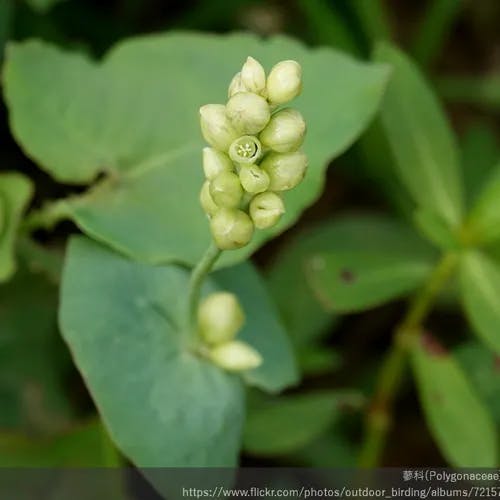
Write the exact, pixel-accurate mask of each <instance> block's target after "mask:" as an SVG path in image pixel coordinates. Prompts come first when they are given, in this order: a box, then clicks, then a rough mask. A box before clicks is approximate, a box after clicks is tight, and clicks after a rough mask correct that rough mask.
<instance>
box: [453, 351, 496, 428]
mask: <svg viewBox="0 0 500 500" xmlns="http://www.w3.org/2000/svg"><path fill="white" fill-rule="evenodd" d="M455 356H456V358H457V360H458V361H459V362H460V364H461V365H462V367H463V369H464V371H465V373H466V374H467V376H468V377H469V378H470V381H471V383H472V385H473V386H474V389H475V391H476V392H477V393H478V394H479V396H480V397H481V399H482V400H483V401H484V403H485V404H486V406H487V408H488V410H489V412H490V414H491V416H492V417H493V418H494V419H495V421H496V422H497V423H500V398H499V397H498V395H499V394H500V356H499V355H498V354H495V353H494V352H492V351H491V350H489V349H488V348H487V347H485V346H484V345H483V344H481V343H479V342H473V341H469V342H467V343H465V344H463V345H460V346H459V347H458V348H457V349H455Z"/></svg>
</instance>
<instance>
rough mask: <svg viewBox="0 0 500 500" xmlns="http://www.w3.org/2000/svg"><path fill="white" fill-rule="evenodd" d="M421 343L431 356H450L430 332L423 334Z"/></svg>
mask: <svg viewBox="0 0 500 500" xmlns="http://www.w3.org/2000/svg"><path fill="white" fill-rule="evenodd" d="M421 342H422V347H423V348H424V350H425V351H426V352H427V353H428V354H430V355H431V356H446V355H447V354H448V352H447V351H446V349H445V348H444V346H443V345H442V344H441V343H440V342H439V341H438V340H437V339H436V338H435V337H433V336H432V335H431V334H430V333H428V332H426V333H423V334H422V337H421Z"/></svg>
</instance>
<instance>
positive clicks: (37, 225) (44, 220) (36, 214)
mask: <svg viewBox="0 0 500 500" xmlns="http://www.w3.org/2000/svg"><path fill="white" fill-rule="evenodd" d="M68 217H69V207H68V199H61V200H56V201H53V202H50V203H46V204H45V205H44V206H42V207H41V208H39V209H35V210H32V211H31V212H29V213H28V214H27V215H26V217H25V218H24V219H23V221H22V222H21V230H22V231H23V232H24V233H25V234H26V233H31V232H33V231H36V230H38V229H45V230H48V231H50V230H51V229H53V228H54V226H55V225H56V224H57V223H58V222H60V221H61V220H63V219H67V218H68Z"/></svg>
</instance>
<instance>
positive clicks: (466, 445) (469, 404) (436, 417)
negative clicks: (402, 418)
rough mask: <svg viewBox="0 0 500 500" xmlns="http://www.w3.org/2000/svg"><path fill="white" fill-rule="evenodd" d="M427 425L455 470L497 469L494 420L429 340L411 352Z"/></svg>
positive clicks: (451, 361) (455, 367)
mask: <svg viewBox="0 0 500 500" xmlns="http://www.w3.org/2000/svg"><path fill="white" fill-rule="evenodd" d="M411 356H412V364H413V370H414V373H415V377H416V381H417V387H418V391H419V395H420V401H421V404H422V407H423V410H424V414H425V418H426V420H427V425H428V426H429V429H430V431H431V433H432V435H433V436H434V439H435V440H436V443H437V444H438V446H439V449H440V450H441V452H442V454H443V455H444V457H445V458H446V460H447V461H448V462H449V463H450V465H452V466H454V467H494V466H495V465H497V458H498V449H497V444H498V436H497V433H496V430H495V425H494V423H493V420H492V419H491V416H490V415H489V413H488V412H487V410H486V408H485V406H484V405H483V403H482V401H481V400H480V399H479V398H478V396H477V395H476V392H475V391H474V389H473V387H472V386H471V384H470V383H469V381H468V380H467V378H466V377H465V375H464V373H463V372H462V370H461V368H460V366H459V365H458V364H457V362H456V361H455V360H454V358H453V357H452V356H451V355H449V354H448V353H446V351H444V349H443V348H442V347H441V346H440V345H439V344H438V343H437V341H435V340H434V339H432V338H430V337H427V336H425V337H423V339H422V342H421V343H418V344H416V345H415V346H414V347H413V349H412V352H411Z"/></svg>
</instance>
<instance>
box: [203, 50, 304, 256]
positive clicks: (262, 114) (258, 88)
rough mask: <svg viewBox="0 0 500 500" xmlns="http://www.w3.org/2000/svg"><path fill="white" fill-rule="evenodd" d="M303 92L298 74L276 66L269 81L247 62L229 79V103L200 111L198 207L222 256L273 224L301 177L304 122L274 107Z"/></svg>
mask: <svg viewBox="0 0 500 500" xmlns="http://www.w3.org/2000/svg"><path fill="white" fill-rule="evenodd" d="M301 90H302V70H301V67H300V65H299V64H298V63H297V62H295V61H281V62H279V63H278V64H276V65H275V66H274V67H273V68H272V69H271V72H270V73H269V75H268V77H267V79H266V74H265V71H264V68H263V67H262V65H261V64H260V63H259V62H258V61H256V60H255V59H253V58H252V57H248V59H247V61H246V62H245V64H244V65H243V68H242V69H241V71H240V72H239V73H237V74H236V75H235V76H234V78H233V79H232V81H231V83H230V85H229V90H228V97H229V100H228V102H227V103H226V105H223V104H207V105H205V106H202V107H201V108H200V121H201V131H202V134H203V137H204V138H205V140H206V141H207V142H208V143H209V144H210V147H206V148H204V149H203V170H204V172H205V178H206V180H205V183H204V184H203V187H202V189H201V192H200V203H201V206H202V207H203V210H204V211H205V213H206V214H207V215H208V217H209V218H210V229H211V232H212V236H213V238H214V241H215V243H216V245H217V246H218V247H219V248H220V249H221V250H233V249H236V248H241V247H243V246H245V245H247V244H248V243H249V242H250V240H251V238H252V235H253V232H254V228H257V229H266V228H269V227H272V226H274V225H275V224H277V222H278V221H279V219H280V218H281V216H282V215H283V213H284V212H285V205H284V203H283V200H282V198H281V196H280V194H279V193H280V192H281V191H287V190H289V189H292V188H294V187H295V186H297V184H299V183H300V182H301V181H302V179H303V178H304V175H305V172H306V169H307V157H306V155H305V154H304V153H303V152H301V151H299V148H300V146H301V145H302V142H303V141H304V135H305V132H306V124H305V122H304V119H303V118H302V115H301V114H300V113H299V112H298V111H296V110H295V109H292V108H279V106H281V105H283V104H286V103H287V102H289V101H291V100H292V99H293V98H295V97H296V96H297V95H299V94H300V92H301Z"/></svg>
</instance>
